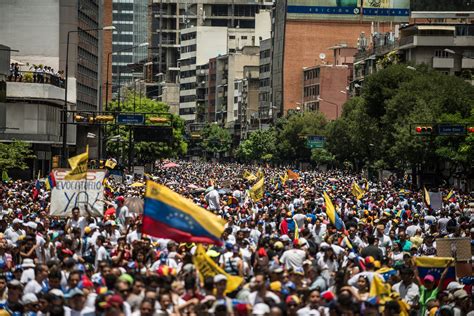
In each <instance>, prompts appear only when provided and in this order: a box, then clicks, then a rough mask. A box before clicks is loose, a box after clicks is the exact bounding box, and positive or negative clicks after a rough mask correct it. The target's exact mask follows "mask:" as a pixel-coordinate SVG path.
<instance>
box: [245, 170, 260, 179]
mask: <svg viewBox="0 0 474 316" xmlns="http://www.w3.org/2000/svg"><path fill="white" fill-rule="evenodd" d="M242 178H244V179H245V180H247V181H255V180H257V177H256V176H255V175H254V174H253V173H251V172H248V171H247V170H245V171H244V173H243V174H242Z"/></svg>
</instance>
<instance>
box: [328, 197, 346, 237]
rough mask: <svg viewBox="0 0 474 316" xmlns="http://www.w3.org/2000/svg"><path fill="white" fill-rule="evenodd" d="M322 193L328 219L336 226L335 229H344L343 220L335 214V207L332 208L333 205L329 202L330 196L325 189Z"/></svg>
mask: <svg viewBox="0 0 474 316" xmlns="http://www.w3.org/2000/svg"><path fill="white" fill-rule="evenodd" d="M323 195H324V202H325V204H326V214H327V215H328V217H329V220H330V221H331V223H332V224H333V225H334V226H336V229H337V230H342V229H344V222H343V221H342V220H341V218H340V217H339V215H338V214H337V212H336V209H335V208H334V205H333V204H332V202H331V198H330V197H329V195H328V194H327V193H326V191H325V192H324V193H323Z"/></svg>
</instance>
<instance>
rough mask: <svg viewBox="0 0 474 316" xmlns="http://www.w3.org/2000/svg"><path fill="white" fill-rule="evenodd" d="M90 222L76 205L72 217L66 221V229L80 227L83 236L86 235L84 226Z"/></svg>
mask: <svg viewBox="0 0 474 316" xmlns="http://www.w3.org/2000/svg"><path fill="white" fill-rule="evenodd" d="M87 224H88V222H87V219H86V218H85V217H83V216H80V211H79V208H78V207H77V206H76V207H74V208H73V209H72V217H71V218H70V219H69V220H68V221H67V223H66V231H67V230H68V228H80V229H81V236H83V235H84V228H86V226H87Z"/></svg>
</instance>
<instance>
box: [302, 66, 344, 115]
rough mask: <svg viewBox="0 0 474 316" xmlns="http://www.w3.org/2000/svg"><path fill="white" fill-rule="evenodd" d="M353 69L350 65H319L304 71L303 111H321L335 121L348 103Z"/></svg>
mask: <svg viewBox="0 0 474 316" xmlns="http://www.w3.org/2000/svg"><path fill="white" fill-rule="evenodd" d="M350 78H351V69H350V68H349V66H348V65H318V66H314V67H308V68H304V69H303V94H302V99H301V103H299V106H300V107H301V109H302V110H303V111H319V112H321V113H323V114H324V115H325V116H326V117H327V118H328V119H330V120H333V119H336V118H338V117H339V116H340V115H341V114H342V107H343V104H344V103H345V102H346V101H347V95H348V91H347V90H346V87H348V85H349V83H350Z"/></svg>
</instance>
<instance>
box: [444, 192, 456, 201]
mask: <svg viewBox="0 0 474 316" xmlns="http://www.w3.org/2000/svg"><path fill="white" fill-rule="evenodd" d="M453 194H454V191H453V189H451V191H449V193H448V195H446V197H445V198H444V201H449V199H450V198H451V197H452V196H453Z"/></svg>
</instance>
